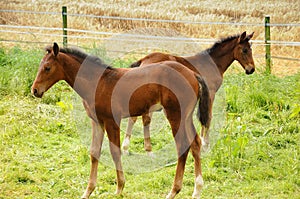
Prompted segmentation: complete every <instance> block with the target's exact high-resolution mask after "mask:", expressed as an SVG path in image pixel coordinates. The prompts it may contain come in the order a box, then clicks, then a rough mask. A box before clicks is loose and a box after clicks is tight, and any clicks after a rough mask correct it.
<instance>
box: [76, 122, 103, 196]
mask: <svg viewBox="0 0 300 199" xmlns="http://www.w3.org/2000/svg"><path fill="white" fill-rule="evenodd" d="M92 131H93V132H92V144H91V149H90V155H91V171H90V180H89V184H88V186H87V188H86V190H85V192H84V194H83V195H82V197H81V198H83V199H87V198H89V197H90V195H91V193H92V192H93V191H94V189H95V187H96V183H97V169H98V161H99V158H100V154H101V147H102V143H103V137H104V129H103V125H100V124H98V123H96V122H94V121H92Z"/></svg>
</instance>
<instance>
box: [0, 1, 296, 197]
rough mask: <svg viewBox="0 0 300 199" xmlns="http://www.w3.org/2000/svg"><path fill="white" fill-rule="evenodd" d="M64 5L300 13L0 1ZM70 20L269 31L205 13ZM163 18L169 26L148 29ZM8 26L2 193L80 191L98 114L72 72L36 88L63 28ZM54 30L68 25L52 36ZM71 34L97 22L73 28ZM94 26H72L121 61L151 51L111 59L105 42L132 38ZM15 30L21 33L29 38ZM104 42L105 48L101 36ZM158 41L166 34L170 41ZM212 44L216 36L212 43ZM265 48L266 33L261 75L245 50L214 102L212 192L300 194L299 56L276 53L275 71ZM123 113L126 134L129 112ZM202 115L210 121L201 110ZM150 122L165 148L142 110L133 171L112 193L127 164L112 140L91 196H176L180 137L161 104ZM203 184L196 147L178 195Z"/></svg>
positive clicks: (2, 58)
mask: <svg viewBox="0 0 300 199" xmlns="http://www.w3.org/2000/svg"><path fill="white" fill-rule="evenodd" d="M63 5H64V6H67V8H68V13H69V14H76V13H78V14H90V15H106V16H115V17H137V18H149V19H166V20H187V21H194V22H195V21H200V22H202V21H209V22H244V23H261V24H263V21H264V17H265V15H270V17H271V23H298V24H299V23H300V17H299V10H300V3H299V1H297V0H284V1H273V0H266V1H264V2H261V1H256V0H250V1H229V0H224V1H218V0H212V1H206V0H205V1H186V0H185V1H158V0H151V1H150V0H129V1H120V0H106V1H100V2H99V1H98V2H96V1H95V0H86V1H77V2H71V1H69V0H62V1H56V0H55V1H53V0H35V1H25V0H16V1H5V3H3V5H1V10H27V11H41V12H61V6H63ZM0 24H1V25H11V26H37V27H53V28H60V27H61V26H62V21H61V15H43V14H35V15H33V14H28V13H26V12H22V13H13V12H0ZM68 27H69V28H71V29H72V28H73V29H80V30H91V31H99V32H101V31H103V32H105V31H108V32H112V33H120V32H127V33H132V32H131V31H132V30H133V31H134V32H133V33H138V34H150V35H161V32H159V31H162V30H164V31H166V30H172V32H163V33H162V34H163V35H162V36H178V33H180V34H181V35H183V36H185V37H195V38H204V39H212V38H214V39H218V38H221V37H227V36H229V35H234V34H238V33H242V32H243V31H247V32H248V33H250V32H252V31H254V32H255V34H254V40H264V27H263V26H233V25H231V26H228V25H211V24H209V25H206V24H200V25H199V24H197V25H195V24H182V23H156V22H144V21H133V20H110V19H101V18H88V17H78V16H68ZM154 29H156V30H158V32H155V31H154V32H151V33H149V31H152V30H154ZM7 30H8V29H5V28H4V27H3V26H1V27H0V31H1V35H0V41H1V44H0V199H8V198H9V199H20V198H22V199H23V198H24V199H33V198H34V199H36V198H37V199H44V198H54V199H61V198H63V199H74V198H79V197H80V196H81V195H82V194H83V192H84V190H85V188H86V185H87V182H88V178H89V170H90V160H89V143H90V140H91V139H90V136H91V135H90V134H91V129H90V122H89V119H88V118H87V117H86V114H85V112H84V110H83V108H82V105H81V102H80V99H79V97H78V96H77V94H75V93H74V92H73V90H72V89H71V88H70V87H69V86H68V85H67V84H66V83H65V82H60V83H58V84H56V85H55V86H53V87H52V88H51V89H50V90H49V91H48V92H47V93H46V94H45V95H44V97H43V98H42V99H37V98H34V97H33V96H32V95H31V94H30V87H31V85H32V83H33V80H34V78H35V75H36V72H37V69H38V65H39V63H40V60H41V58H42V57H43V55H44V52H43V47H44V46H45V45H46V44H45V43H47V44H52V43H53V42H54V41H56V42H58V43H59V44H60V41H62V38H61V36H60V35H61V31H60V30H59V31H51V30H47V31H46V32H43V30H42V29H25V30H23V31H25V33H20V34H18V33H16V32H18V31H19V29H17V30H16V29H13V30H14V31H11V32H7ZM144 30H148V32H143V31H144ZM20 31H21V30H20ZM138 31H140V32H138ZM299 32H300V27H299V26H287V27H279V26H274V27H272V28H271V40H274V41H296V42H297V41H299V40H300V35H299ZM45 34H46V36H45ZM51 34H54V35H58V36H53V35H52V36H49V35H51ZM68 35H69V36H85V35H86V34H85V33H72V32H71V31H69V32H68ZM95 37H96V39H95V40H93V39H85V38H83V39H80V38H72V37H70V38H69V40H68V42H69V44H70V45H76V46H81V47H84V48H86V49H88V52H90V53H93V54H97V55H99V56H101V58H105V60H106V61H107V62H109V63H111V64H112V65H113V66H115V67H127V66H128V65H129V64H130V63H131V62H133V61H135V59H136V58H139V57H141V56H142V55H141V54H138V55H137V56H136V55H134V56H133V55H131V54H130V53H129V55H126V54H125V56H121V57H119V59H112V57H111V56H109V55H108V54H107V53H106V51H105V49H108V50H109V49H110V50H112V51H113V50H125V51H126V52H129V51H130V50H129V49H130V48H126V47H128V46H127V44H123V43H121V42H119V41H120V40H118V42H116V41H113V39H111V40H110V38H103V36H99V35H97V36H95ZM108 37H110V36H108ZM103 39H106V40H103ZM117 39H120V38H117ZM121 39H122V38H121ZM5 40H17V41H19V43H13V42H5ZM103 41H104V42H103ZM110 41H111V42H112V43H110ZM41 43H42V44H41ZM44 44H45V45H44ZM105 44H106V45H107V46H106V48H102V46H103V45H105ZM154 44H155V45H157V46H158V45H160V44H161V43H154ZM208 45H210V44H208ZM158 47H160V46H158ZM202 47H203V48H206V46H205V45H203V46H201V48H202ZM168 48H170V49H171V50H170V51H171V52H172V53H175V54H179V55H182V54H188V53H189V54H191V53H196V52H199V51H200V50H199V45H197V46H196V48H195V49H197V50H196V51H194V50H193V49H194V48H193V49H192V47H191V46H187V47H185V48H183V47H182V45H177V44H176V45H175V43H174V42H173V43H171V45H170V46H169V47H168ZM140 50H141V51H142V52H143V55H144V54H147V53H149V51H148V50H149V49H145V48H141V49H140ZM152 50H153V49H152ZM180 50H182V51H183V52H181V51H180ZM201 50H202V49H201ZM271 52H272V55H273V56H280V57H291V58H296V59H299V54H300V52H299V46H283V45H272V46H271ZM264 53H265V51H264V45H260V44H258V43H253V55H254V59H255V63H256V67H257V70H256V72H255V73H254V74H253V75H250V76H247V75H245V74H244V72H243V70H242V69H241V67H240V66H239V64H238V63H237V62H234V63H233V64H232V66H231V67H230V69H229V70H228V71H227V72H226V73H225V76H224V82H223V85H222V87H221V89H220V91H219V92H218V95H217V98H216V101H215V104H214V118H213V122H212V128H211V132H210V133H211V141H212V147H211V149H210V150H209V151H208V152H206V153H203V155H202V171H203V178H204V184H205V185H204V188H203V191H202V198H203V199H211V198H216V199H230V198H241V199H244V198H247V199H265V198H266V199H279V198H280V199H282V198H286V199H299V196H300V178H299V176H300V145H299V142H300V70H299V61H295V60H282V59H272V63H273V66H272V69H273V70H272V75H267V74H265V73H264V68H265V67H264V66H265V61H264ZM121 125H122V126H121V130H122V132H121V138H122V140H123V137H124V132H125V129H126V119H124V120H123V121H122V124H121ZM195 125H196V126H197V130H198V131H199V130H200V126H199V123H198V122H197V121H195ZM151 129H152V131H151V133H152V137H151V139H152V144H153V150H154V153H155V155H156V156H155V157H154V158H149V157H147V156H146V155H145V152H144V150H143V135H142V133H141V131H142V125H141V122H140V121H138V124H137V125H136V126H135V128H134V132H133V137H132V142H131V146H130V155H129V156H122V161H123V167H124V170H125V177H126V184H125V188H124V191H123V194H122V196H115V195H114V194H113V193H114V191H115V188H116V173H115V169H114V167H113V165H112V163H111V162H112V160H111V157H110V154H109V152H108V149H107V140H105V143H104V149H103V153H102V156H101V160H100V164H99V169H98V181H97V182H98V184H97V187H96V189H95V191H94V192H93V194H92V196H91V198H92V199H96V198H100V199H110V198H111V199H113V198H118V199H121V198H122V199H123V198H124V199H136V198H138V199H140V198H141V199H150V198H151V199H158V198H165V196H166V195H167V193H168V192H169V191H170V188H171V186H172V182H173V179H174V174H175V166H176V165H175V164H174V161H175V159H176V157H175V152H174V151H175V147H174V146H173V145H174V143H173V138H172V136H171V131H170V127H169V125H168V124H167V122H166V120H165V119H164V116H163V114H162V113H159V112H158V113H154V121H153V122H152V124H151ZM193 186H194V168H193V159H192V156H191V154H189V157H188V160H187V165H186V170H185V174H184V179H183V188H182V191H181V192H180V193H179V195H178V196H177V198H180V199H187V198H191V195H192V192H193Z"/></svg>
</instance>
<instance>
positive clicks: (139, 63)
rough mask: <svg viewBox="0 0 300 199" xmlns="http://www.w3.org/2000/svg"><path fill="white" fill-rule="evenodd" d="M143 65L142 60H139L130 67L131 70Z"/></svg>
mask: <svg viewBox="0 0 300 199" xmlns="http://www.w3.org/2000/svg"><path fill="white" fill-rule="evenodd" d="M141 63H142V60H141V59H140V60H138V61H136V62H134V63H132V64H131V65H130V68H135V67H139V66H140V65H141Z"/></svg>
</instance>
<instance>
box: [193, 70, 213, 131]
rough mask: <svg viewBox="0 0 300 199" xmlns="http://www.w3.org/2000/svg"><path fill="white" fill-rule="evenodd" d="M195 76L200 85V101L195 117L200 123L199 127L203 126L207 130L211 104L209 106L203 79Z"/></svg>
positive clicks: (207, 91)
mask: <svg viewBox="0 0 300 199" xmlns="http://www.w3.org/2000/svg"><path fill="white" fill-rule="evenodd" d="M195 76H196V78H197V80H198V82H199V84H200V91H199V92H200V100H199V106H198V112H197V117H198V119H199V121H200V122H201V125H204V126H205V127H207V128H209V126H210V121H211V111H212V104H211V99H210V94H209V90H208V87H207V84H206V82H205V81H204V79H203V78H202V77H201V76H200V75H198V74H195Z"/></svg>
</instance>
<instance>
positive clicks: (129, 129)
mask: <svg viewBox="0 0 300 199" xmlns="http://www.w3.org/2000/svg"><path fill="white" fill-rule="evenodd" d="M136 120H137V117H130V118H128V125H127V130H126V134H125V138H124V141H123V143H122V149H123V152H124V154H127V155H128V154H129V150H128V149H129V144H130V138H131V134H132V128H133V125H134V124H135V122H136Z"/></svg>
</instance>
